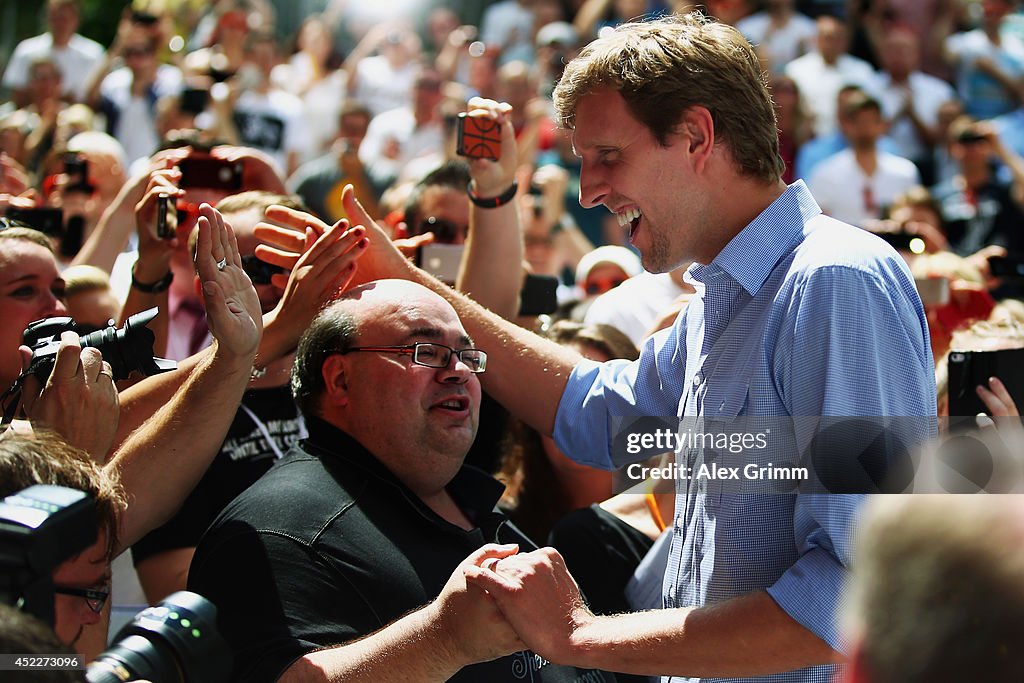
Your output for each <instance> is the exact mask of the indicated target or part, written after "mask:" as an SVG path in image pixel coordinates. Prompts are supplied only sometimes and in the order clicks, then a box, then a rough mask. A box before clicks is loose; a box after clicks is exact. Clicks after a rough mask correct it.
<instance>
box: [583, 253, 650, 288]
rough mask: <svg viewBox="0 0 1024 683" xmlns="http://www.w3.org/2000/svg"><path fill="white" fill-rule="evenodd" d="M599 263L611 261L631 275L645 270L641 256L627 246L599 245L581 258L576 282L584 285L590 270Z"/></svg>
mask: <svg viewBox="0 0 1024 683" xmlns="http://www.w3.org/2000/svg"><path fill="white" fill-rule="evenodd" d="M599 263H611V264H614V265H616V266H618V267H619V268H622V271H623V272H624V273H625V274H626V275H628V276H629V277H633V276H634V275H639V274H640V273H641V272H643V269H644V268H643V266H642V265H640V257H639V256H637V255H636V254H634V253H633V252H632V251H630V250H629V249H626V248H625V247H614V246H604V247H598V248H597V249H595V250H594V251H591V252H589V253H587V254H585V255H584V256H583V258H581V259H580V262H579V264H578V265H577V266H576V284H578V285H582V284H583V281H584V280H586V279H587V276H588V275H590V271H591V270H593V269H594V266H596V265H598V264H599Z"/></svg>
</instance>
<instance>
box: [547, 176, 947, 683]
mask: <svg viewBox="0 0 1024 683" xmlns="http://www.w3.org/2000/svg"><path fill="white" fill-rule="evenodd" d="M686 278H687V280H688V281H690V282H692V283H693V284H694V286H695V287H696V288H697V296H695V297H693V298H692V299H691V300H690V303H689V305H688V307H687V309H686V310H685V311H684V313H683V314H681V315H680V316H679V318H678V319H677V320H676V323H675V325H674V326H673V327H672V328H670V329H667V330H663V331H662V332H660V333H658V334H656V335H654V336H653V337H651V338H649V339H648V340H647V341H646V343H645V344H644V348H643V350H642V353H641V355H640V358H639V360H637V361H635V362H628V361H611V362H609V363H603V364H598V363H594V362H592V361H584V362H582V363H580V365H578V366H577V367H576V368H575V370H574V371H573V373H572V375H571V377H570V378H569V382H568V385H567V387H566V390H565V393H564V394H563V396H562V399H561V403H560V405H559V408H558V415H557V417H556V421H555V440H556V442H557V443H558V445H559V447H560V448H561V449H562V450H563V452H565V453H566V454H569V456H570V457H572V458H573V459H574V460H576V461H577V462H580V463H584V464H588V465H591V466H595V467H601V468H606V469H608V468H614V467H620V466H622V465H624V464H627V462H628V460H625V457H626V456H625V454H624V453H622V452H614V453H613V449H612V444H611V441H612V435H613V431H614V425H615V424H617V423H616V422H615V420H614V418H616V417H620V416H627V417H629V416H634V417H640V416H716V417H721V416H726V417H728V416H766V417H772V416H787V415H788V416H856V415H862V416H934V415H935V381H934V374H933V368H932V356H931V349H930V347H929V341H928V328H927V323H926V322H925V315H924V310H923V307H922V306H921V301H920V298H919V297H918V295H917V291H916V289H915V287H914V280H913V277H912V276H911V275H910V273H909V271H908V269H907V267H906V265H905V264H904V262H903V260H902V259H901V258H900V256H899V255H898V254H897V253H896V252H895V251H893V250H892V249H891V248H889V247H888V246H887V245H886V244H885V243H883V242H882V240H880V239H878V238H877V237H875V236H873V235H870V234H869V233H867V232H865V231H863V230H860V229H857V228H854V227H852V226H849V225H846V224H843V223H840V222H838V221H836V220H834V219H831V218H828V217H826V216H823V215H821V209H820V208H819V207H818V205H817V203H816V202H815V201H814V198H813V197H811V194H810V192H809V191H808V190H807V188H806V186H805V185H804V184H803V182H802V181H797V182H796V183H795V184H793V185H792V186H790V187H789V188H788V189H787V191H786V192H785V193H784V194H783V195H782V196H781V197H779V198H778V199H777V200H776V201H775V202H773V203H772V204H771V205H770V206H769V207H768V208H767V209H766V210H765V211H764V212H763V213H762V214H761V215H760V216H758V217H757V218H756V219H755V220H754V221H753V222H752V223H750V225H748V226H747V227H746V228H745V229H744V230H743V231H741V232H740V233H739V234H738V235H737V236H736V237H735V238H734V239H733V240H732V241H731V242H730V243H729V244H728V245H727V246H726V247H725V249H723V250H722V252H721V253H720V254H719V255H718V256H717V257H716V258H715V259H714V261H712V262H711V263H710V264H708V265H700V264H695V265H694V266H692V267H691V268H690V270H689V271H688V273H687V275H686ZM911 425H912V426H911V427H910V428H911V429H916V430H918V431H919V433H918V434H914V435H913V438H915V439H924V438H929V437H931V436H933V435H934V434H933V432H932V430H934V422H932V421H930V420H921V421H911ZM683 453H684V454H685V453H686V451H683ZM769 455H770V454H769ZM775 456H776V457H782V458H783V459H784V454H779V453H776V454H775ZM685 457H686V456H685V455H682V454H681V455H680V456H679V458H677V461H679V462H681V459H683V458H685ZM775 462H780V460H779V459H777V460H775ZM709 487H710V488H709ZM861 502H863V501H862V497H860V496H853V495H825V494H805V495H770V494H765V493H760V492H759V493H723V492H722V491H716V490H715V484H714V483H711V484H709V485H708V484H700V483H689V484H687V483H685V482H682V481H678V482H677V486H676V512H675V524H674V529H673V533H674V537H673V541H672V546H671V551H670V555H669V560H668V566H667V568H666V573H665V584H664V595H665V605H666V606H667V607H676V606H690V605H704V604H708V603H714V602H718V601H722V600H726V599H728V598H732V597H736V596H739V595H742V594H744V593H748V592H751V591H755V590H759V589H766V590H767V591H768V593H769V595H771V597H772V598H773V599H774V600H775V601H776V602H777V603H778V604H779V605H780V606H781V607H782V609H783V610H785V611H786V613H787V614H789V615H790V616H792V617H793V618H794V619H795V620H796V621H798V622H799V623H801V624H802V625H804V626H805V627H806V628H808V629H809V630H811V631H812V632H814V633H815V634H817V635H818V636H820V637H821V638H822V639H824V640H825V641H826V642H828V643H829V644H831V645H832V647H834V648H836V649H840V650H842V649H843V643H842V642H841V639H840V636H839V634H838V632H837V628H836V611H837V606H838V603H839V597H840V592H841V589H842V584H843V581H844V578H845V573H846V567H847V566H848V565H849V562H850V542H851V538H850V535H851V529H852V526H853V520H854V516H855V514H856V511H857V508H858V507H859V505H860V503H861ZM832 668H833V667H814V668H810V669H804V670H801V671H796V672H790V673H786V674H779V675H775V676H769V677H765V678H761V679H756V680H764V681H815V682H818V681H820V682H821V683H825V682H827V681H829V680H830V676H831V673H832ZM673 680H676V681H678V680H685V679H678V678H676V679H673Z"/></svg>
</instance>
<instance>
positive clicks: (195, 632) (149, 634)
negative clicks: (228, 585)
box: [85, 591, 231, 683]
mask: <svg viewBox="0 0 1024 683" xmlns="http://www.w3.org/2000/svg"><path fill="white" fill-rule="evenodd" d="M216 623H217V608H216V607H214V606H213V603H211V602H210V601H209V600H207V599H206V598H204V597H202V596H201V595H197V594H195V593H191V592H189V591H178V592H177V593H172V594H171V595H169V596H167V597H166V598H165V599H164V600H163V602H161V603H160V604H159V605H156V606H154V607H148V608H146V609H144V610H142V611H141V612H139V613H138V614H137V615H135V618H134V619H132V621H131V622H130V623H129V624H127V625H126V626H125V627H124V628H122V629H121V631H120V632H119V633H118V634H117V637H116V638H115V639H114V644H113V645H112V646H111V647H109V648H108V649H107V650H106V651H104V652H103V653H102V654H101V655H100V656H99V657H97V658H96V660H95V661H94V662H93V663H92V664H90V665H89V669H88V671H87V672H86V676H85V677H86V680H88V681H89V683H120V682H121V681H134V680H140V679H145V680H149V681H152V683H185V681H188V682H189V683H219V682H220V681H225V680H227V678H228V676H229V675H230V673H231V655H230V649H229V648H228V646H227V643H225V642H224V639H223V638H222V637H221V635H220V633H219V632H218V631H217V628H216Z"/></svg>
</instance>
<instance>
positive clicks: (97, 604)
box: [53, 584, 110, 614]
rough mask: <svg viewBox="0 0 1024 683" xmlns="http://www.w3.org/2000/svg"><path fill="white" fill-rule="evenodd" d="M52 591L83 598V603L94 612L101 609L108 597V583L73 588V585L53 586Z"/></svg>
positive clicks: (98, 611) (97, 612)
mask: <svg viewBox="0 0 1024 683" xmlns="http://www.w3.org/2000/svg"><path fill="white" fill-rule="evenodd" d="M53 592H54V593H59V594H61V595H70V596H72V597H75V598H84V599H85V604H87V605H88V606H89V609H91V610H92V611H93V612H95V613H96V614H99V613H100V612H102V611H103V605H104V604H106V602H107V598H109V597H110V585H109V584H107V585H105V586H94V587H92V588H75V587H74V586H54V587H53Z"/></svg>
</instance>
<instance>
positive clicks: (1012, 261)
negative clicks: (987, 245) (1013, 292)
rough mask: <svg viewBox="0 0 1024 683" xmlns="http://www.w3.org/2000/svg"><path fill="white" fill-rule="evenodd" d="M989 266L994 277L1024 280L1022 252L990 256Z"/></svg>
mask: <svg viewBox="0 0 1024 683" xmlns="http://www.w3.org/2000/svg"><path fill="white" fill-rule="evenodd" d="M988 267H989V272H991V273H992V277H998V278H1002V279H1006V280H1018V281H1020V280H1024V257H1022V256H1021V255H1020V254H1016V255H1015V254H1010V255H1008V256H989V257H988Z"/></svg>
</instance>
